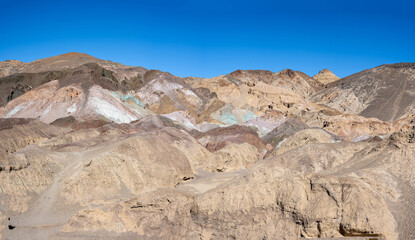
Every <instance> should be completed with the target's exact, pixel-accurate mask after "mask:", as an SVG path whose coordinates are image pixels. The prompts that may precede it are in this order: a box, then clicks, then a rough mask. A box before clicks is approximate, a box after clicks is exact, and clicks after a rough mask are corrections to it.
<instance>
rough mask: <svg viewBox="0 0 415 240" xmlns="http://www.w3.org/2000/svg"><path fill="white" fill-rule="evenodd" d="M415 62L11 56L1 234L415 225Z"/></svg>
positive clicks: (338, 234) (406, 228)
mask: <svg viewBox="0 0 415 240" xmlns="http://www.w3.org/2000/svg"><path fill="white" fill-rule="evenodd" d="M414 69H415V67H414V64H393V65H382V66H379V67H377V68H374V69H371V70H366V71H363V72H360V73H357V74H354V75H351V76H349V77H346V78H344V79H341V80H338V81H337V79H336V78H335V76H334V74H332V73H331V72H330V71H328V70H322V71H321V72H320V73H319V74H317V75H316V76H314V77H309V76H307V75H306V74H304V73H302V72H299V71H294V70H290V69H286V70H283V71H280V72H271V71H266V70H236V71H234V72H232V73H229V74H226V75H221V76H218V77H214V78H209V79H204V78H195V77H189V78H180V77H177V76H173V75H172V74H170V73H167V72H162V71H159V70H148V69H145V68H143V67H131V66H125V65H122V64H120V63H114V62H111V61H107V60H100V59H97V58H94V57H92V56H89V55H86V54H80V53H68V54H63V55H60V56H56V57H51V58H46V59H40V60H37V61H34V62H31V63H21V62H18V61H6V62H1V63H0V72H1V78H0V95H1V96H2V101H3V102H2V105H3V106H2V107H0V182H1V184H0V189H1V192H0V223H1V224H0V239H42V240H43V239H58V240H59V239H60V240H64V239H65V240H66V239H85V240H86V239H258V240H263V239H287V240H288V239H293V240H294V239H333V240H335V239H352V240H358V239H366V240H374V239H376V240H380V239H392V240H397V239H415V228H414V227H413V222H414V220H415V205H414V203H413V199H414V197H415V181H414V179H415V145H414V142H415V115H414V112H413V111H414V110H413V102H412V100H413V96H414V94H413V93H412V92H411V91H412V90H413V89H414V86H412V85H411V84H413V80H414V78H415V72H414Z"/></svg>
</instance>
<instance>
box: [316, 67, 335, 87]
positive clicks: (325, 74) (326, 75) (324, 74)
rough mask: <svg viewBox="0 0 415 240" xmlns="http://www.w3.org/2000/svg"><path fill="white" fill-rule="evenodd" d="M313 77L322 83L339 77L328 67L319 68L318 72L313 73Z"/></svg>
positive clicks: (327, 82)
mask: <svg viewBox="0 0 415 240" xmlns="http://www.w3.org/2000/svg"><path fill="white" fill-rule="evenodd" d="M313 78H314V79H315V80H317V81H319V82H321V83H322V84H329V83H332V82H334V81H337V80H339V79H340V78H339V77H337V76H336V75H334V73H333V72H332V71H330V70H329V69H323V70H321V71H320V72H319V73H318V74H316V75H314V76H313Z"/></svg>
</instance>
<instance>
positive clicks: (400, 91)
mask: <svg viewBox="0 0 415 240" xmlns="http://www.w3.org/2000/svg"><path fill="white" fill-rule="evenodd" d="M414 89H415V64H414V63H397V64H386V65H382V66H379V67H375V68H373V69H369V70H365V71H362V72H359V73H356V74H353V75H351V76H349V77H346V78H343V79H341V80H340V81H336V82H334V83H333V84H331V85H329V86H328V88H327V89H325V90H324V91H322V92H320V93H318V94H317V95H316V96H314V97H313V100H314V101H316V102H319V103H322V104H325V105H326V106H329V107H332V108H335V109H337V110H339V111H342V112H345V113H351V114H359V115H361V116H364V117H375V118H379V119H380V120H383V121H395V120H397V119H399V118H400V117H402V116H404V115H406V114H407V113H408V112H411V111H412V110H413V108H414V106H415V90H414Z"/></svg>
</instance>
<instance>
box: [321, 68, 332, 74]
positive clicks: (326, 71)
mask: <svg viewBox="0 0 415 240" xmlns="http://www.w3.org/2000/svg"><path fill="white" fill-rule="evenodd" d="M319 73H332V74H333V72H332V71H330V69H327V68H326V69H322V70H320V72H319Z"/></svg>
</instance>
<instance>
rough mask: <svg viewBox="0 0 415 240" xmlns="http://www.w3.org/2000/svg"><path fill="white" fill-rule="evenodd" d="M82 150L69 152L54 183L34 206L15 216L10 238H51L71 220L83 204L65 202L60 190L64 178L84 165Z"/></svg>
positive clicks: (33, 239) (12, 220)
mask: <svg viewBox="0 0 415 240" xmlns="http://www.w3.org/2000/svg"><path fill="white" fill-rule="evenodd" d="M81 155H82V154H81V153H68V154H67V155H66V157H65V158H64V159H63V160H62V163H63V165H64V167H63V169H62V170H61V171H60V172H59V173H57V174H56V175H55V177H54V178H53V180H52V183H51V185H50V186H49V188H48V189H46V190H45V191H44V192H43V193H41V195H40V196H39V198H38V199H37V200H36V201H35V202H34V204H32V207H31V208H30V209H29V210H28V211H26V212H24V213H22V214H21V215H19V216H15V217H12V218H11V222H10V224H11V225H13V226H15V228H14V229H13V230H11V231H10V232H9V234H8V239H26V238H27V236H30V239H32V240H35V239H42V240H43V239H48V238H49V236H50V235H51V234H53V233H55V232H57V231H59V229H60V228H61V227H62V226H63V225H64V224H65V223H66V222H67V221H68V220H69V219H70V217H71V216H72V215H73V214H74V213H75V212H76V211H77V210H78V209H79V207H77V206H74V207H70V206H67V205H64V204H63V199H62V198H61V197H60V196H59V193H60V192H62V190H63V185H62V181H63V180H64V179H65V178H67V177H69V176H71V175H72V174H73V173H74V171H75V169H76V167H77V166H79V164H82V161H81V159H82V157H81Z"/></svg>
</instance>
